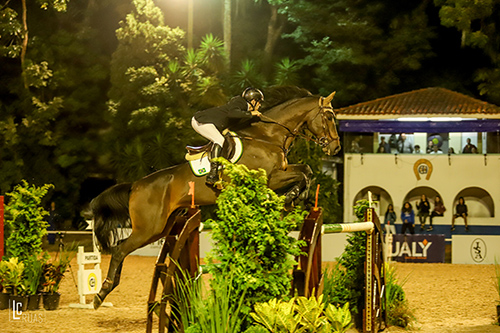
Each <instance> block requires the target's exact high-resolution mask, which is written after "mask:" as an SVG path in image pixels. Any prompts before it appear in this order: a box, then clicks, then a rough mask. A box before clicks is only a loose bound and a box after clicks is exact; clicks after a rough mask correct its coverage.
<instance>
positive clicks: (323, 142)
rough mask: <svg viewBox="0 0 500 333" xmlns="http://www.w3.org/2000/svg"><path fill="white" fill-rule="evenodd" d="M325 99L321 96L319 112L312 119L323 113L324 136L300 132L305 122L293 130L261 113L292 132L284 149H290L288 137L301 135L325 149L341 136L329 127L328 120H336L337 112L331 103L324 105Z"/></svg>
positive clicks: (270, 120)
mask: <svg viewBox="0 0 500 333" xmlns="http://www.w3.org/2000/svg"><path fill="white" fill-rule="evenodd" d="M324 99H325V98H324V97H320V98H319V110H318V113H316V115H315V116H314V118H313V119H312V120H311V121H314V120H315V119H316V118H317V117H318V116H319V115H321V126H322V128H323V136H321V137H320V138H313V137H310V136H308V135H305V134H304V133H302V132H300V127H301V126H302V124H303V123H301V124H299V125H298V126H297V127H296V128H295V129H294V130H291V129H290V128H288V127H287V126H286V125H284V124H282V123H280V122H278V121H276V120H274V119H272V118H269V117H268V116H266V115H264V114H262V115H261V118H262V117H263V118H266V119H267V120H268V122H270V123H274V124H277V125H279V126H281V127H283V128H284V129H286V130H287V131H288V132H289V133H290V134H289V135H287V137H286V138H285V142H284V146H285V147H284V148H283V150H285V151H288V149H286V145H287V141H288V139H290V138H292V139H295V138H296V137H298V136H300V137H302V138H304V139H306V140H308V141H312V142H314V143H316V144H317V145H319V146H321V148H322V149H323V150H325V149H328V145H329V144H330V143H332V142H333V141H340V138H339V136H338V134H337V135H332V133H331V131H330V128H329V127H328V122H329V121H334V119H335V112H334V111H333V108H332V107H331V106H330V105H327V106H324V105H323V100H324ZM292 141H293V140H292Z"/></svg>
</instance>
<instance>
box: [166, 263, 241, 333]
mask: <svg viewBox="0 0 500 333" xmlns="http://www.w3.org/2000/svg"><path fill="white" fill-rule="evenodd" d="M233 278H234V274H230V275H229V276H224V277H222V276H215V277H214V279H215V280H214V283H213V284H212V286H213V287H212V289H211V290H210V291H206V290H205V288H204V283H203V279H202V278H201V275H199V276H197V277H195V278H191V277H189V276H188V274H187V273H186V272H185V271H181V274H179V275H178V281H182V282H181V283H179V284H177V288H176V289H175V291H174V300H175V304H176V305H175V309H176V312H174V313H175V315H174V316H175V317H176V319H177V320H178V321H179V323H180V326H181V327H178V328H177V331H178V332H183V329H182V328H184V331H185V332H186V333H188V332H189V333H202V332H212V333H239V332H241V331H240V327H241V323H242V316H241V314H240V311H241V306H242V303H243V299H244V297H245V294H244V293H243V294H242V295H240V296H239V297H240V298H239V301H238V302H237V303H235V304H233V303H231V302H230V300H231V299H232V296H233V294H234V287H233ZM203 295H206V297H203Z"/></svg>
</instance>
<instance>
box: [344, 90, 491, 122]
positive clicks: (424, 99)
mask: <svg viewBox="0 0 500 333" xmlns="http://www.w3.org/2000/svg"><path fill="white" fill-rule="evenodd" d="M335 112H336V114H337V117H338V118H339V119H349V118H352V116H355V117H359V116H364V118H374V117H376V118H398V117H418V116H429V115H433V116H456V117H458V116H460V117H474V118H483V117H488V118H491V117H492V116H493V117H494V118H498V117H499V116H500V107H498V106H496V105H493V104H489V103H486V102H483V101H481V100H478V99H475V98H472V97H470V96H467V95H464V94H461V93H457V92H454V91H451V90H448V89H445V88H424V89H419V90H414V91H409V92H406V93H402V94H397V95H392V96H387V97H383V98H378V99H375V100H372V101H368V102H363V103H359V104H355V105H352V106H348V107H343V108H339V109H336V110H335Z"/></svg>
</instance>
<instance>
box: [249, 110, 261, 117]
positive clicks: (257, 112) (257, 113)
mask: <svg viewBox="0 0 500 333" xmlns="http://www.w3.org/2000/svg"><path fill="white" fill-rule="evenodd" d="M251 113H252V116H257V117H260V116H261V115H262V113H260V112H259V111H252V112H251Z"/></svg>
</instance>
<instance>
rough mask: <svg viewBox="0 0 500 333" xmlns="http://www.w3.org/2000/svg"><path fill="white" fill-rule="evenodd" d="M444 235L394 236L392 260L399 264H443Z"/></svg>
mask: <svg viewBox="0 0 500 333" xmlns="http://www.w3.org/2000/svg"><path fill="white" fill-rule="evenodd" d="M444 252H445V239H444V235H402V234H396V235H393V240H392V251H391V253H390V256H391V259H392V260H393V261H397V262H443V263H444Z"/></svg>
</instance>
